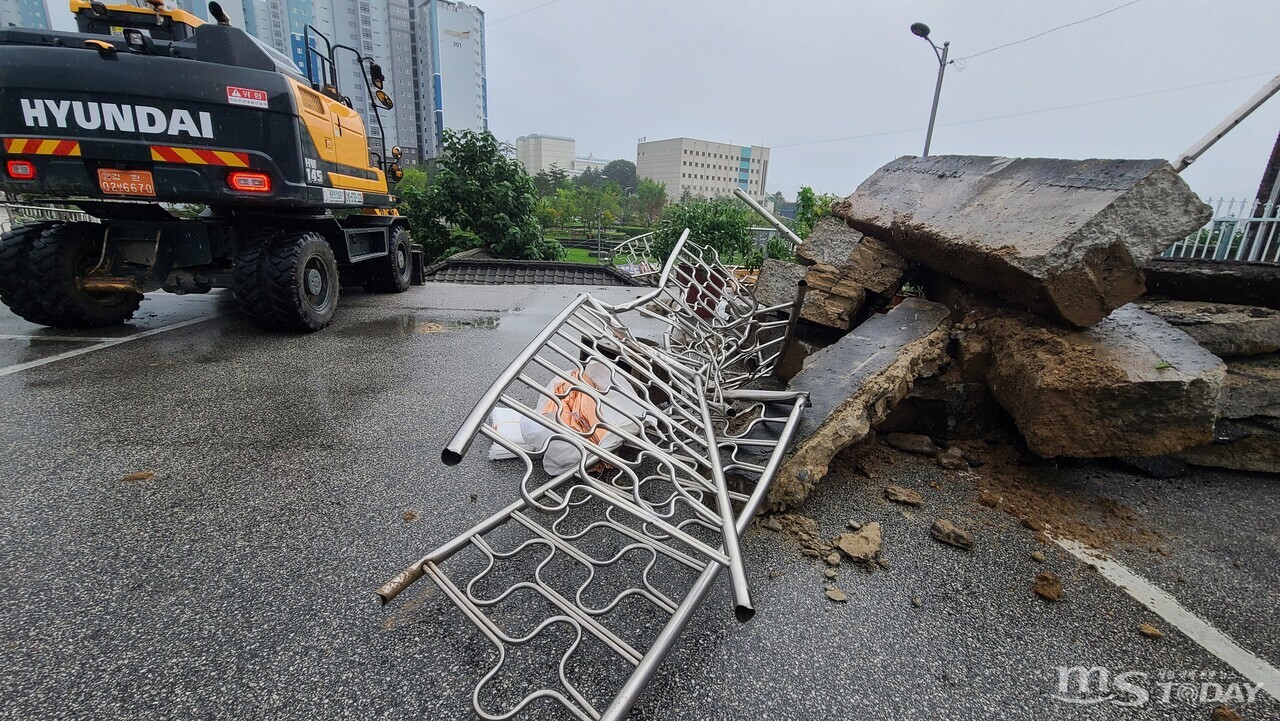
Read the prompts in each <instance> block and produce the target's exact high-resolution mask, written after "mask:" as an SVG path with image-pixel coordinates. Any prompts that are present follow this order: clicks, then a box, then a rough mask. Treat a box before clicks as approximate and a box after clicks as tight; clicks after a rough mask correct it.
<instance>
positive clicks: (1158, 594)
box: [1053, 538, 1280, 699]
mask: <svg viewBox="0 0 1280 721" xmlns="http://www.w3.org/2000/svg"><path fill="white" fill-rule="evenodd" d="M1053 540H1054V541H1055V542H1057V544H1058V545H1059V546H1061V547H1062V548H1063V550H1065V551H1066V552H1067V553H1070V554H1071V555H1072V556H1075V557H1076V558H1078V559H1080V560H1081V561H1084V562H1085V563H1088V564H1091V565H1093V566H1094V567H1096V568H1097V569H1098V573H1100V574H1102V576H1103V578H1106V579H1107V580H1108V581H1111V582H1112V583H1114V584H1115V585H1117V586H1119V587H1120V589H1121V590H1122V591H1124V592H1125V593H1127V594H1129V595H1130V596H1132V597H1133V598H1135V599H1136V600H1137V601H1138V603H1141V604H1142V605H1143V606H1146V607H1147V608H1148V609H1150V610H1151V611H1152V612H1153V613H1155V614H1157V615H1159V616H1160V617H1161V618H1163V619H1164V620H1166V621H1168V622H1169V623H1170V624H1172V625H1173V627H1174V628H1176V629H1178V630H1179V631H1181V632H1182V633H1183V634H1184V635H1185V636H1186V637H1187V638H1189V639H1191V640H1192V641H1195V642H1196V643H1198V644H1200V646H1202V647H1203V648H1204V649H1205V650H1206V651H1208V652H1209V653H1211V654H1213V655H1214V656H1217V657H1218V658H1220V659H1222V661H1223V662H1224V663H1226V664H1227V665H1229V666H1231V667H1232V668H1234V669H1235V670H1236V671H1239V672H1240V675H1242V676H1244V677H1245V678H1247V679H1249V681H1250V682H1252V683H1256V684H1261V686H1262V690H1263V691H1265V692H1266V693H1267V694H1268V695H1269V696H1271V697H1272V698H1276V699H1280V670H1277V669H1276V667H1275V666H1272V665H1271V664H1269V663H1267V662H1266V661H1264V660H1262V659H1261V658H1258V657H1257V656H1255V655H1253V654H1251V653H1249V652H1248V651H1246V650H1245V649H1244V648H1242V647H1241V646H1240V644H1238V643H1236V642H1235V641H1232V640H1231V638H1230V637H1228V636H1227V635H1226V634H1225V633H1223V632H1221V631H1219V630H1218V629H1216V628H1214V627H1213V625H1212V624H1210V623H1209V622H1208V621H1206V620H1204V619H1202V618H1200V617H1199V616H1197V615H1195V614H1194V613H1192V612H1191V611H1188V610H1187V608H1186V607H1185V606H1183V605H1182V604H1181V603H1178V599H1176V598H1174V597H1173V596H1170V595H1169V594H1168V593H1165V592H1164V591H1163V590H1161V589H1160V588H1158V587H1156V586H1155V585H1153V584H1152V583H1151V582H1150V581H1148V580H1147V579H1145V578H1143V577H1142V576H1139V575H1138V574H1136V573H1134V572H1133V571H1130V570H1129V569H1128V567H1126V566H1124V565H1122V564H1121V563H1120V562H1119V561H1117V560H1115V559H1114V558H1111V557H1110V556H1107V555H1106V554H1104V553H1102V552H1101V551H1098V550H1097V549H1094V548H1090V547H1089V546H1086V545H1084V544H1082V543H1077V542H1076V541H1070V540H1066V539H1062V538H1055V539H1053Z"/></svg>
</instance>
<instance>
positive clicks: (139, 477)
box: [120, 471, 156, 483]
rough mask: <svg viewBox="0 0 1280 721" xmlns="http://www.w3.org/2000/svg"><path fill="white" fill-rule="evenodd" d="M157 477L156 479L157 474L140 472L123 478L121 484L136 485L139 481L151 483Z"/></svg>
mask: <svg viewBox="0 0 1280 721" xmlns="http://www.w3.org/2000/svg"><path fill="white" fill-rule="evenodd" d="M155 477H156V474H154V473H152V472H151V471H138V472H137V473H130V474H128V475H126V476H123V477H121V479H120V482H121V483H134V482H137V481H149V480H151V479H152V478H155Z"/></svg>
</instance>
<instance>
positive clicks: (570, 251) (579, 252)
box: [564, 248, 600, 265]
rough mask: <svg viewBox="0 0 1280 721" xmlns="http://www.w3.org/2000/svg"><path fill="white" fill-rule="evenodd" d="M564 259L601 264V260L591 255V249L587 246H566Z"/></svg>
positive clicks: (571, 261) (573, 261)
mask: <svg viewBox="0 0 1280 721" xmlns="http://www.w3.org/2000/svg"><path fill="white" fill-rule="evenodd" d="M564 259H565V260H566V261H568V262H570V263H586V264H588V265H599V264H600V261H598V260H596V259H595V258H592V257H591V251H589V250H587V249H586V248H565V249H564Z"/></svg>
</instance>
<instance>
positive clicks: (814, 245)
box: [756, 218, 907, 331]
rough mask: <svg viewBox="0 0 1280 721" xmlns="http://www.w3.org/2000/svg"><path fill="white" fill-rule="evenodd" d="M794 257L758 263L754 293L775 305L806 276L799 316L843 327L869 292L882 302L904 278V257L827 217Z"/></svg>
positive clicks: (859, 312) (858, 317) (855, 318)
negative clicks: (758, 275) (761, 264)
mask: <svg viewBox="0 0 1280 721" xmlns="http://www.w3.org/2000/svg"><path fill="white" fill-rule="evenodd" d="M796 259H797V260H798V261H799V262H798V263H788V262H786V261H782V260H777V259H769V260H766V261H765V263H764V265H763V266H762V267H761V269H760V280H759V281H758V282H757V290H756V298H757V300H760V301H761V302H763V303H765V304H767V305H777V304H778V303H779V302H785V301H781V300H780V299H782V298H783V297H787V298H788V300H789V299H790V297H788V296H787V294H788V293H791V294H792V295H794V293H795V287H796V283H797V282H798V281H799V279H800V278H804V280H805V282H806V283H807V284H808V288H809V289H808V292H807V294H806V296H805V302H804V305H803V306H802V309H801V313H800V317H801V318H802V319H803V320H806V321H809V322H812V323H816V324H818V325H821V326H825V327H827V328H834V329H836V330H840V331H847V330H849V329H850V328H852V327H853V326H855V325H856V324H857V323H858V322H859V321H860V320H861V316H862V311H863V309H864V306H865V304H866V303H867V299H868V298H867V296H868V294H874V295H878V296H881V302H879V303H878V304H877V305H880V306H882V305H885V304H886V303H887V302H888V300H889V296H891V295H892V294H893V293H894V292H895V291H896V290H897V289H898V286H899V285H900V284H901V282H902V275H903V273H904V272H905V270H906V265H907V264H906V261H905V260H903V259H902V257H901V256H899V255H898V254H897V253H894V252H893V251H892V250H890V249H889V248H888V247H886V246H885V245H884V244H883V243H881V242H880V241H878V240H876V239H874V238H869V237H867V236H864V235H863V234H862V233H859V232H858V231H856V230H854V229H852V228H850V227H849V226H847V225H845V224H844V223H842V222H840V221H838V220H836V219H834V218H825V219H823V220H822V221H819V223H818V224H817V226H815V227H814V229H813V232H812V233H811V234H810V235H809V238H808V239H807V240H806V241H805V243H804V245H802V246H800V247H799V248H798V249H797V251H796Z"/></svg>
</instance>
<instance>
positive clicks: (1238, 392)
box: [1218, 354, 1280, 419]
mask: <svg viewBox="0 0 1280 721" xmlns="http://www.w3.org/2000/svg"><path fill="white" fill-rule="evenodd" d="M1254 416H1268V417H1271V418H1280V354H1277V355H1267V356H1254V357H1252V358H1233V359H1231V360H1229V361H1227V377H1226V379H1225V380H1224V381H1223V383H1222V397H1221V398H1220V399H1219V400H1218V417H1220V418H1231V419H1238V418H1252V417H1254Z"/></svg>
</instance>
